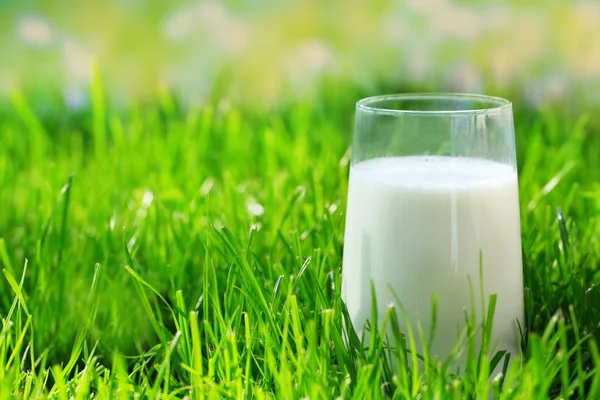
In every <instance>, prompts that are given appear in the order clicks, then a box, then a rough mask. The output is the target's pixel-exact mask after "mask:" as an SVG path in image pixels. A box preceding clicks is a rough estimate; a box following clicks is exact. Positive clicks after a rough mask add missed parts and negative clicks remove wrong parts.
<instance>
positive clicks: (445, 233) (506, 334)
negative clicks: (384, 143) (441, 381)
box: [342, 156, 523, 358]
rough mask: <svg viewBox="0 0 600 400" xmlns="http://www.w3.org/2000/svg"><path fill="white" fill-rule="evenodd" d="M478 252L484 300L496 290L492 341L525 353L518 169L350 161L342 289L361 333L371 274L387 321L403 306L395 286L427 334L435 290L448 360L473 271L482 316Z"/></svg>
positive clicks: (434, 159)
mask: <svg viewBox="0 0 600 400" xmlns="http://www.w3.org/2000/svg"><path fill="white" fill-rule="evenodd" d="M480 253H481V256H482V261H483V264H482V265H483V282H484V289H485V292H484V293H485V296H486V304H487V302H488V301H487V299H488V298H489V295H490V294H492V293H496V294H497V305H496V311H495V318H494V329H493V336H492V344H493V345H494V344H495V345H497V347H496V350H508V351H509V352H511V353H512V354H513V356H514V355H517V354H518V344H519V335H518V330H517V324H516V320H517V319H518V320H519V321H520V322H521V324H522V323H523V282H522V280H523V275H522V258H521V236H520V225H519V202H518V185H517V174H516V171H515V170H514V169H513V168H512V167H511V166H509V165H505V164H500V163H496V162H493V161H488V160H483V159H475V158H461V157H442V156H414V157H390V158H377V159H372V160H368V161H364V162H361V163H358V164H356V165H354V166H352V167H351V170H350V182H349V192H348V209H347V216H346V231H345V240H344V261H343V272H342V276H343V286H342V296H343V298H344V300H345V302H346V304H347V306H348V310H349V313H350V316H351V319H352V322H353V324H354V326H355V328H356V329H357V331H360V330H361V329H362V327H363V326H364V323H365V321H366V320H367V319H371V289H370V282H371V280H373V282H374V285H375V289H376V293H377V300H378V310H379V322H380V323H381V321H382V318H383V316H384V312H385V311H386V310H387V308H388V305H389V304H390V303H395V301H394V298H393V296H392V294H391V292H390V290H389V289H388V285H391V286H392V287H393V288H394V290H395V292H396V293H397V295H398V297H399V299H400V301H401V302H402V305H403V306H404V307H405V309H406V310H407V312H408V315H409V319H410V321H411V322H412V323H413V325H412V326H413V328H416V321H417V320H420V321H421V324H422V326H423V329H424V332H425V334H426V335H428V333H429V328H430V320H431V305H432V296H433V294H434V293H437V297H438V314H437V325H436V334H435V340H434V341H433V344H432V348H431V351H432V352H433V354H437V355H438V356H440V357H443V358H445V357H447V356H448V354H449V353H450V352H451V350H452V348H453V346H454V345H455V344H456V342H457V338H458V332H459V329H462V328H464V326H465V322H464V321H465V314H464V310H465V309H467V310H468V309H469V308H470V286H469V280H468V278H467V277H470V278H471V282H472V285H473V291H474V295H475V301H476V305H477V306H478V307H477V309H478V311H477V322H478V323H479V322H480V321H481V314H480V312H481V310H479V305H480V302H481V301H480V295H479V293H480V285H479V282H480V276H479V275H480V274H479V265H480ZM396 309H398V308H396ZM398 317H399V319H400V321H403V318H402V315H401V314H399V315H398ZM403 327H404V326H403ZM415 333H416V330H415Z"/></svg>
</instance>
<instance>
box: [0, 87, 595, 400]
mask: <svg viewBox="0 0 600 400" xmlns="http://www.w3.org/2000/svg"><path fill="white" fill-rule="evenodd" d="M92 88H93V92H92V95H91V99H92V105H91V107H90V109H89V110H86V111H83V112H75V111H69V110H67V109H64V108H63V107H62V106H60V105H57V104H56V103H54V102H51V101H48V102H46V103H44V104H45V109H40V110H38V108H37V107H36V108H35V110H36V111H34V110H33V107H32V106H31V104H32V102H31V100H30V99H28V98H27V97H26V96H23V95H20V94H15V95H14V96H13V97H12V100H11V103H10V104H9V105H7V106H6V107H5V108H3V109H2V110H0V118H1V119H0V121H1V122H0V138H1V145H0V238H1V239H0V262H1V265H2V269H3V276H2V277H1V278H2V279H0V288H1V290H2V291H1V295H0V316H1V318H2V330H1V331H0V399H3V398H11V396H12V395H13V394H16V395H17V397H23V398H38V397H47V396H48V395H51V396H53V397H56V398H60V399H63V398H64V399H67V398H71V396H73V397H74V398H89V397H90V396H91V393H94V398H107V397H110V396H114V397H119V396H120V397H122V398H125V397H127V396H130V395H133V394H136V393H137V395H139V396H141V398H144V397H149V398H161V397H160V396H162V398H170V397H172V398H181V397H184V396H190V397H191V398H197V399H202V398H222V397H232V398H242V397H244V398H248V397H256V398H300V397H308V398H311V399H317V398H330V397H338V396H341V397H343V398H350V397H354V398H383V397H396V398H415V397H418V396H420V398H442V399H452V398H456V399H462V398H466V397H478V398H488V394H489V393H490V391H493V393H494V395H493V396H494V398H502V399H509V398H526V399H530V398H544V397H547V396H552V397H562V398H569V397H576V398H595V397H598V396H599V395H600V378H599V375H598V374H597V372H596V371H597V366H598V364H599V363H600V355H599V353H598V349H597V345H596V342H595V340H594V339H597V338H598V337H599V336H600V335H599V334H598V329H597V328H598V323H599V321H600V318H599V315H600V294H599V290H600V289H599V288H598V286H597V284H598V282H600V276H599V273H598V269H597V267H598V257H599V255H600V245H599V243H598V241H597V238H598V237H599V234H600V224H599V223H598V215H600V214H599V212H600V191H599V187H598V185H597V182H598V181H599V179H600V168H599V167H600V136H599V135H600V133H599V130H598V127H599V126H600V125H599V123H600V119H598V117H597V116H596V115H594V114H593V113H592V114H589V115H587V116H582V117H579V116H578V117H573V116H569V115H567V114H566V113H565V114H556V110H551V111H548V112H545V111H534V110H524V109H517V113H516V116H515V117H516V119H515V122H516V129H517V137H518V156H519V157H518V158H519V168H520V195H521V210H522V225H523V226H522V228H523V229H522V231H523V233H522V234H523V250H524V260H525V267H524V268H525V271H524V272H525V283H526V314H527V317H526V321H524V323H523V325H522V329H523V333H524V335H525V336H524V343H523V347H524V349H525V355H524V358H523V360H513V362H512V363H511V364H510V368H508V364H506V365H504V364H503V360H501V359H500V358H499V357H496V355H495V354H493V353H490V352H489V343H484V347H483V349H484V351H483V352H481V351H480V350H481V348H479V347H475V342H474V340H473V338H472V336H473V331H474V330H475V329H481V328H483V329H484V330H485V329H486V328H487V329H489V324H487V325H486V324H484V325H483V327H482V326H480V325H481V323H480V321H475V320H474V319H472V320H470V321H471V323H470V325H469V329H468V330H467V331H465V333H464V335H463V337H462V339H463V340H462V342H460V343H457V347H456V352H455V353H454V355H453V356H454V357H456V358H460V356H461V355H462V354H466V356H467V357H466V359H467V361H466V365H463V368H462V370H457V369H456V366H455V365H454V363H452V362H449V361H447V360H438V359H435V358H432V357H430V356H428V355H427V354H420V355H417V354H416V352H415V351H414V350H415V349H416V348H417V347H418V345H419V343H420V342H427V336H428V334H429V333H428V332H422V330H419V329H417V330H415V331H413V332H400V328H399V326H400V323H399V321H398V318H400V317H401V315H402V313H401V310H398V309H391V310H390V311H389V312H388V313H387V314H386V316H385V318H384V319H383V320H382V321H377V320H373V321H372V323H373V325H372V326H373V328H371V335H370V336H369V338H368V340H365V341H364V342H361V338H360V337H359V336H358V335H356V333H355V331H354V330H353V329H349V330H348V331H347V332H344V330H343V329H342V327H343V323H342V321H343V319H344V316H345V315H346V310H345V307H344V304H343V303H342V301H341V300H340V283H341V279H340V274H341V254H342V252H341V250H342V245H343V242H342V234H343V228H344V224H343V222H344V214H343V213H344V210H345V197H346V190H347V173H348V161H349V152H348V146H349V143H350V134H351V126H352V124H351V123H352V113H353V104H354V101H355V100H356V99H358V98H359V97H362V96H363V95H366V94H371V93H365V92H363V91H359V90H354V89H349V88H348V87H347V86H343V87H339V86H336V85H333V86H324V87H323V89H322V93H321V94H322V95H321V97H320V99H319V100H316V101H302V102H291V101H290V102H284V103H282V104H281V105H280V106H278V107H273V108H272V109H270V110H269V111H261V112H259V111H256V110H255V109H247V108H245V107H242V106H239V105H235V104H231V103H229V102H228V101H227V100H225V99H220V98H215V99H214V101H211V102H208V103H207V104H205V105H203V106H201V107H197V108H192V109H189V110H186V109H183V108H181V107H179V106H178V105H177V102H176V101H174V99H173V98H171V97H170V96H169V95H168V93H166V92H162V93H161V94H160V95H159V96H157V99H158V101H157V105H147V106H131V107H130V108H128V109H126V110H121V111H116V110H115V109H113V107H111V105H110V104H105V103H104V100H103V99H104V96H103V95H102V92H101V85H100V82H99V81H98V80H96V81H95V83H94V84H93V85H92ZM488 302H490V303H492V302H493V299H489V300H488ZM490 303H488V305H489V306H490V309H493V306H492V305H491V304H490ZM484 309H485V308H484ZM375 326H377V327H378V328H379V330H376V329H375ZM377 332H378V333H377ZM390 332H392V334H390ZM496 365H500V367H504V368H500V369H504V371H505V373H503V374H500V375H497V374H492V371H493V370H494V367H495V366H496ZM502 388H503V390H501V389H502Z"/></svg>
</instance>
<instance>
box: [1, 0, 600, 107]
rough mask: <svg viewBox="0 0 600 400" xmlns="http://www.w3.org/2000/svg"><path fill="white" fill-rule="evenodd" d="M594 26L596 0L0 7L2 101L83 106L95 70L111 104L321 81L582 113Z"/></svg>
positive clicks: (593, 55)
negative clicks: (53, 97) (29, 99)
mask: <svg viewBox="0 0 600 400" xmlns="http://www.w3.org/2000/svg"><path fill="white" fill-rule="evenodd" d="M599 21H600V2H597V1H572V0H569V1H566V0H549V1H541V0H539V1H536V0H533V1H516V0H513V1H492V2H487V1H486V2H480V1H474V0H471V1H466V0H465V1H451V0H404V1H391V0H375V1H370V2H366V1H356V0H329V1H318V0H302V1H301V0H282V1H265V0H231V1H218V0H207V1H185V0H182V1H168V2H167V1H158V0H149V1H142V0H119V1H117V0H112V1H110V0H98V1H77V2H73V1H65V0H51V1H27V0H25V1H22V0H19V1H17V0H0V27H1V28H0V98H2V97H4V98H6V95H7V93H10V92H12V91H14V90H15V89H17V88H18V89H20V90H25V91H42V92H43V91H48V92H50V91H54V92H56V91H57V90H58V91H59V92H60V93H61V95H62V97H63V98H64V100H65V101H66V103H67V104H68V105H69V106H70V107H74V108H79V107H85V106H86V102H88V96H87V93H88V85H89V80H90V75H91V68H90V65H91V63H93V62H97V63H98V65H99V67H100V70H101V71H102V74H103V78H104V84H105V86H106V89H107V92H108V93H110V97H111V99H110V100H111V101H113V104H115V103H116V104H125V103H126V102H127V101H130V100H132V99H136V100H138V99H151V98H153V97H155V95H156V91H157V90H162V89H161V88H163V89H164V88H169V89H170V90H172V91H173V92H174V93H177V94H178V96H179V97H180V98H181V99H183V100H184V101H186V102H203V101H204V100H205V99H206V98H207V97H208V96H210V94H211V93H213V92H214V91H215V90H216V89H218V90H219V92H220V93H226V94H227V95H228V96H230V97H231V98H232V99H240V100H242V101H244V102H246V103H251V104H256V105H261V104H270V103H273V102H277V101H278V99H280V98H281V96H288V97H289V96H294V97H306V96H311V95H314V93H315V88H316V87H317V86H318V85H319V83H320V81H321V80H323V79H343V80H345V81H348V82H353V83H354V84H356V85H362V86H365V87H370V86H372V85H377V84H381V82H385V83H386V85H387V86H385V87H386V88H392V87H394V86H393V85H396V87H407V86H410V87H413V88H418V89H423V90H438V91H439V90H451V91H468V92H493V93H496V92H499V93H504V92H506V91H508V90H510V91H511V93H515V95H518V96H520V97H522V98H523V99H524V100H527V101H529V102H532V103H533V104H536V105H539V104H544V103H546V102H552V101H555V100H565V99H568V98H570V97H571V98H577V102H578V103H587V104H590V103H593V102H594V101H597V100H598V96H599V95H598V93H599V92H598V91H597V90H595V88H600V23H598V22H599ZM583 88H585V89H586V90H585V91H584V90H582V89H583Z"/></svg>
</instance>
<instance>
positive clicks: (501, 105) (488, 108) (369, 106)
mask: <svg viewBox="0 0 600 400" xmlns="http://www.w3.org/2000/svg"><path fill="white" fill-rule="evenodd" d="M389 100H442V101H444V100H446V101H448V102H449V103H450V102H452V101H456V100H471V101H479V102H481V103H483V104H484V106H483V107H479V108H470V109H464V110H444V109H440V110H403V109H395V108H386V107H382V106H376V105H374V103H377V102H384V101H389ZM511 108H512V103H511V102H510V101H509V100H507V99H503V98H502V97H495V96H488V95H484V94H470V93H443V92H442V93H434V92H432V93H398V94H384V95H378V96H371V97H365V98H363V99H360V100H359V101H357V102H356V109H357V110H360V111H366V112H372V113H376V114H389V115H422V116H435V115H443V116H452V115H465V114H471V115H472V114H497V113H500V112H503V111H506V110H510V109H511Z"/></svg>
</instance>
